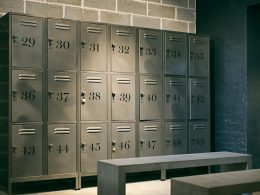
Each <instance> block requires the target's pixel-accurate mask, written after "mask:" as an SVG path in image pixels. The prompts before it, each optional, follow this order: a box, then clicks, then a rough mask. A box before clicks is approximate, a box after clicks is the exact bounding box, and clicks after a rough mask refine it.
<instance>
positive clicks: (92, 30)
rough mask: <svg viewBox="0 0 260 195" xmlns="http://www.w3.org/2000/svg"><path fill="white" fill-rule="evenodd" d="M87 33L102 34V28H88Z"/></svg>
mask: <svg viewBox="0 0 260 195" xmlns="http://www.w3.org/2000/svg"><path fill="white" fill-rule="evenodd" d="M87 32H89V33H101V32H102V31H101V29H100V28H95V27H87Z"/></svg>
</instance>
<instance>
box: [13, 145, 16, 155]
mask: <svg viewBox="0 0 260 195" xmlns="http://www.w3.org/2000/svg"><path fill="white" fill-rule="evenodd" d="M16 150H17V146H13V147H12V152H13V154H15V153H16Z"/></svg>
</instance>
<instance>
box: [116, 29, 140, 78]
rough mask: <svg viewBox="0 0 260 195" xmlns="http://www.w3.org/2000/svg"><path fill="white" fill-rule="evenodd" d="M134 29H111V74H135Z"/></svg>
mask: <svg viewBox="0 0 260 195" xmlns="http://www.w3.org/2000/svg"><path fill="white" fill-rule="evenodd" d="M135 38H136V29H135V28H129V27H120V26H112V27H111V56H112V72H132V73H134V72H135V55H136V47H135V43H136V42H135Z"/></svg>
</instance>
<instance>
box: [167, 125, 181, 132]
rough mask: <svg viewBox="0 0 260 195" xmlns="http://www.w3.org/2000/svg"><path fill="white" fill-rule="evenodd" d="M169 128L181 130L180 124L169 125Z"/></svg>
mask: <svg viewBox="0 0 260 195" xmlns="http://www.w3.org/2000/svg"><path fill="white" fill-rule="evenodd" d="M170 130H172V131H181V130H182V125H171V126H170Z"/></svg>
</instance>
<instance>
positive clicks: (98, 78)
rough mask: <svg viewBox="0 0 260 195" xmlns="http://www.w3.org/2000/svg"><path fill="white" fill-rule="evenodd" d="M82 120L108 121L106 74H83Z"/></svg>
mask: <svg viewBox="0 0 260 195" xmlns="http://www.w3.org/2000/svg"><path fill="white" fill-rule="evenodd" d="M101 110H102V112H101ZM81 120H97V121H101V120H103V121H105V120H107V75H106V74H94V73H81Z"/></svg>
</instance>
